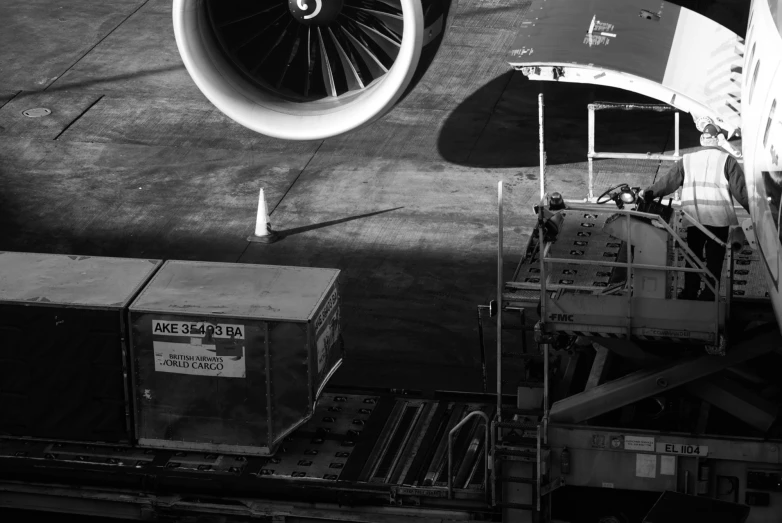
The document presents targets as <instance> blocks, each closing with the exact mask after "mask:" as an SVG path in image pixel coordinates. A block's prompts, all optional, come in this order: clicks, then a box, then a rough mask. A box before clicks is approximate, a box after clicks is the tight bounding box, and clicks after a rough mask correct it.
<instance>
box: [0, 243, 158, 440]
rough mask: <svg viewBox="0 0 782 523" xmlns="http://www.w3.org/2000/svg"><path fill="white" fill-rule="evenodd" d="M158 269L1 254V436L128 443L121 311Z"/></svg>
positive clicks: (142, 263) (150, 263)
mask: <svg viewBox="0 0 782 523" xmlns="http://www.w3.org/2000/svg"><path fill="white" fill-rule="evenodd" d="M161 263H162V262H160V261H158V260H145V259H122V258H101V257H94V256H66V255H57V254H32V253H19V252H2V253H0V268H2V270H0V433H2V434H3V435H4V436H11V437H25V438H41V439H49V440H56V441H70V440H73V441H82V442H105V443H112V444H116V443H120V444H122V443H130V442H131V440H132V433H131V427H132V422H131V418H130V415H131V408H130V391H129V383H128V380H127V374H128V372H127V368H128V367H127V365H128V357H127V352H126V338H127V323H126V321H127V315H126V311H125V309H126V307H127V306H128V304H129V303H130V302H131V301H132V299H133V298H134V297H135V296H136V294H137V293H138V291H139V290H140V288H141V287H142V286H143V285H144V283H146V282H147V281H148V280H149V278H150V277H151V276H152V274H154V272H155V270H157V269H158V268H159V267H160V265H161Z"/></svg>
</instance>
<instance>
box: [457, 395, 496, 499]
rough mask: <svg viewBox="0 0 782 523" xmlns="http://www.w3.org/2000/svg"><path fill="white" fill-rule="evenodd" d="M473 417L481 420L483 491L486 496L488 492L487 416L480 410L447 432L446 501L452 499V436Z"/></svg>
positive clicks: (467, 416) (468, 415) (470, 414)
mask: <svg viewBox="0 0 782 523" xmlns="http://www.w3.org/2000/svg"><path fill="white" fill-rule="evenodd" d="M474 416H480V417H482V418H483V428H484V435H483V461H484V467H486V470H484V472H483V491H484V493H487V494H488V492H489V489H488V486H489V444H490V442H489V416H488V415H487V414H486V413H485V412H483V411H482V410H474V411H472V412H470V413H469V414H467V415H466V416H465V417H464V418H463V419H462V421H460V422H459V423H457V424H456V425H455V426H454V428H452V429H451V430H450V432H448V499H453V435H454V434H455V433H456V431H457V430H459V429H460V428H462V426H463V425H464V424H465V423H467V421H468V420H469V419H470V418H472V417H474Z"/></svg>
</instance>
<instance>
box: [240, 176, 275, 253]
mask: <svg viewBox="0 0 782 523" xmlns="http://www.w3.org/2000/svg"><path fill="white" fill-rule="evenodd" d="M279 239H280V235H279V234H277V233H276V232H274V231H273V230H272V224H271V220H269V211H267V210H266V196H265V195H264V194H263V189H261V194H260V195H259V196H258V217H257V218H256V219H255V234H254V235H252V236H248V237H247V241H248V242H259V243H274V242H276V241H277V240H279Z"/></svg>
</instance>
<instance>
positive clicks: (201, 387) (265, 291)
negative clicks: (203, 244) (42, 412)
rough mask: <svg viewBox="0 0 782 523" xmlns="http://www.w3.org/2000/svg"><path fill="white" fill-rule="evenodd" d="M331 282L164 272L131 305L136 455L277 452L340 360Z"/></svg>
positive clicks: (194, 268)
mask: <svg viewBox="0 0 782 523" xmlns="http://www.w3.org/2000/svg"><path fill="white" fill-rule="evenodd" d="M338 276H339V271H338V270H332V269H315V268H306V267H280V266H269V265H244V264H229V263H207V262H188V261H168V262H166V263H165V264H164V265H163V266H162V267H161V269H160V271H159V272H158V273H157V274H156V275H155V277H154V278H153V279H152V280H151V281H150V282H149V284H148V285H147V286H146V287H145V289H144V290H143V291H142V292H141V293H140V294H139V296H138V298H137V299H136V300H135V301H134V302H133V304H132V305H131V306H130V321H131V324H132V335H131V346H132V347H131V351H132V355H133V358H132V359H133V365H134V373H133V388H134V399H135V413H136V434H137V437H138V443H139V445H140V446H142V447H155V448H173V449H178V450H196V451H204V452H224V453H233V454H246V455H261V456H264V455H270V454H272V453H274V451H275V450H276V448H277V446H278V445H279V444H280V442H281V441H282V440H283V438H285V436H286V435H287V434H289V433H290V432H291V431H293V430H294V429H295V428H296V427H298V426H300V425H301V424H303V423H304V422H306V421H307V420H308V419H309V418H310V417H311V416H312V412H313V408H314V405H315V402H316V401H317V398H318V396H319V395H320V392H321V390H322V389H323V387H324V385H325V384H326V382H327V381H328V378H329V377H330V376H331V375H332V374H333V373H334V371H335V370H336V369H337V367H338V366H339V365H340V363H341V361H342V344H341V338H340V321H339V317H340V310H339V291H338V288H337V280H338Z"/></svg>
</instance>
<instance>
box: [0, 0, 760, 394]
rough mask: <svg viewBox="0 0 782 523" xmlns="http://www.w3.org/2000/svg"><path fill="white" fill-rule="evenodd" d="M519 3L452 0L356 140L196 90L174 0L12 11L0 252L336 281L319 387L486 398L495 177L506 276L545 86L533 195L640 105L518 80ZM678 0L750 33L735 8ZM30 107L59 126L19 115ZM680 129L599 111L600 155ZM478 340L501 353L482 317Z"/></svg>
mask: <svg viewBox="0 0 782 523" xmlns="http://www.w3.org/2000/svg"><path fill="white" fill-rule="evenodd" d="M528 4H529V3H528V2H521V1H516V0H491V1H486V0H461V1H460V2H459V4H458V8H457V9H456V10H455V15H454V19H453V25H452V27H451V29H450V31H449V33H448V34H447V36H446V39H445V41H444V44H443V46H442V48H441V50H440V53H439V55H438V57H437V58H436V59H435V62H434V64H433V66H432V67H431V68H430V70H429V71H428V72H427V74H426V75H425V76H424V78H423V79H422V81H421V83H419V85H418V86H417V87H416V89H415V90H414V91H413V92H412V93H411V94H410V95H409V96H408V97H407V98H406V99H405V100H404V101H403V102H402V103H401V104H400V105H399V106H397V107H396V108H395V109H394V110H392V111H391V112H390V113H389V114H387V115H386V116H385V117H383V118H382V119H380V120H379V121H377V122H375V123H374V124H372V125H370V126H369V127H367V128H365V129H363V130H362V131H360V132H355V133H350V134H347V135H344V136H341V137H337V138H333V139H328V140H321V141H312V142H284V141H280V140H275V139H271V138H267V137H264V136H260V135H257V134H254V133H252V132H251V131H249V130H247V129H245V128H243V127H241V126H239V125H238V124H236V123H234V122H232V121H230V120H229V119H228V118H227V117H225V116H224V115H223V114H222V113H220V112H219V111H218V110H217V109H215V108H214V107H213V106H212V105H211V104H210V103H209V102H208V101H207V100H206V98H205V97H204V96H203V95H201V93H200V92H199V91H198V89H197V88H196V87H195V85H194V84H193V82H192V81H191V79H190V77H189V76H188V74H187V72H186V70H185V68H184V66H183V65H182V63H181V61H180V59H179V55H178V52H177V49H176V43H175V41H174V36H173V30H172V23H171V12H170V10H171V2H170V0H113V1H112V2H95V1H93V0H69V1H68V2H64V1H56V0H6V1H4V2H2V4H0V183H2V190H1V191H0V249H2V250H11V251H28V252H51V253H67V254H79V255H100V256H119V257H147V258H165V259H192V260H209V261H230V262H239V263H261V264H282V265H294V266H314V267H331V268H338V269H341V270H342V271H343V280H342V284H343V329H344V337H345V342H346V345H347V350H348V359H347V361H346V364H345V365H344V366H343V368H342V369H341V370H340V371H339V373H338V374H337V375H336V376H335V377H334V379H333V382H332V383H334V384H338V385H346V386H359V387H361V386H376V387H388V388H404V389H425V390H428V389H450V390H469V391H479V390H481V383H482V381H481V372H480V357H479V356H480V355H479V344H478V334H477V325H476V306H477V305H478V304H486V303H487V302H488V300H489V299H490V297H491V295H492V293H493V292H494V289H495V279H496V256H497V205H496V200H497V195H496V191H497V182H498V181H500V180H502V181H503V182H504V183H505V188H506V192H505V195H506V197H505V223H506V226H505V258H504V259H505V271H506V273H507V274H508V275H509V276H510V274H512V271H513V269H514V267H515V265H516V263H517V262H518V259H519V257H520V255H521V251H522V248H523V246H524V243H525V242H526V236H527V235H528V233H529V232H530V231H531V229H532V227H533V225H534V216H533V215H532V214H531V207H532V205H533V204H534V203H536V201H537V199H538V195H539V179H538V177H539V169H538V125H537V123H538V114H537V95H538V93H540V92H542V93H544V95H545V101H546V115H547V119H546V134H547V151H548V161H549V169H548V173H547V188H548V189H549V190H559V191H561V192H563V193H564V195H565V196H566V197H567V198H581V197H584V196H585V195H586V180H587V170H586V152H587V123H586V122H587V108H586V105H587V104H588V103H589V102H591V101H594V100H608V101H641V102H648V101H649V100H646V99H644V98H643V97H640V96H637V95H633V94H630V93H626V92H622V91H618V90H613V89H607V88H599V89H597V88H593V87H591V86H579V85H571V84H561V85H560V84H551V83H535V82H532V81H529V80H527V79H526V78H525V77H524V76H523V75H521V73H518V72H513V71H511V70H510V68H509V66H508V65H507V63H506V62H505V53H506V52H507V50H508V47H509V45H510V43H511V42H512V39H513V37H514V34H515V28H516V27H518V26H519V24H520V23H521V20H522V18H523V15H524V12H525V9H526V7H527V6H528ZM683 4H684V5H687V6H688V7H694V8H697V9H698V10H699V11H701V12H705V13H707V14H709V13H712V14H713V13H717V14H715V15H714V17H715V19H718V20H719V21H722V22H723V23H726V25H727V24H728V23H730V24H734V25H735V26H736V27H732V28H733V29H734V30H736V31H739V32H742V33H743V30H744V26H745V24H746V14H747V13H746V12H744V11H746V10H747V9H748V8H747V7H746V6H742V5H740V4H737V3H736V2H716V3H715V2H703V1H700V2H696V1H692V2H683ZM688 4H692V5H688ZM696 4H697V5H696ZM715 6H716V7H715ZM726 10H727V11H726ZM726 12H727V13H728V15H730V16H728V15H726V14H725V13H726ZM720 17H722V20H720ZM741 17H743V19H742V18H741ZM742 20H743V22H742ZM742 24H743V25H742ZM36 107H46V108H49V109H51V111H52V114H51V115H49V116H46V117H42V118H27V117H25V116H23V115H22V111H24V110H26V109H30V108H36ZM672 120H673V118H672V117H671V116H670V115H663V116H660V115H657V114H651V113H613V114H602V113H601V114H600V115H599V116H598V127H597V136H598V149H601V150H618V151H633V152H652V153H657V152H663V151H666V150H671V149H672V147H673V137H672ZM682 123H683V125H682V129H683V138H682V143H683V146H687V145H690V146H692V145H694V143H695V141H694V140H695V138H696V136H695V133H694V129H693V127H692V126H691V125H690V121H689V117H688V116H687V115H684V117H683V118H682ZM598 169H599V174H598V180H599V182H600V183H604V184H607V183H609V181H611V182H617V181H624V180H630V181H633V182H638V183H651V181H652V180H653V179H654V177H655V176H656V175H657V173H658V171H660V170H661V169H665V166H662V167H661V166H660V165H658V163H657V162H646V163H642V162H625V163H617V162H600V163H599V164H598ZM601 176H602V178H601ZM609 179H610V180H609ZM261 187H263V188H265V190H266V195H267V201H268V204H269V206H270V210H271V219H272V224H273V226H274V228H275V229H277V230H278V231H280V232H281V233H282V235H283V239H282V240H281V241H280V242H278V243H276V244H273V245H260V244H255V243H252V244H251V243H248V242H247V241H246V237H247V236H248V235H249V234H250V233H251V232H252V230H253V226H254V221H255V213H256V204H257V194H258V189H259V188H261ZM596 188H597V189H600V191H599V192H602V190H603V186H602V185H599V186H597V187H596ZM486 330H487V336H486V344H487V347H493V346H494V343H495V342H494V339H493V335H492V332H493V323H491V322H488V321H487V329H486ZM490 352H491V351H490ZM487 363H488V366H489V369H490V380H489V382H490V383H493V377H492V374H493V372H492V370H493V368H494V359H493V358H492V357H491V355H490V356H489V360H488V362H487ZM511 391H512V388H509V389H508V392H511Z"/></svg>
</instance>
